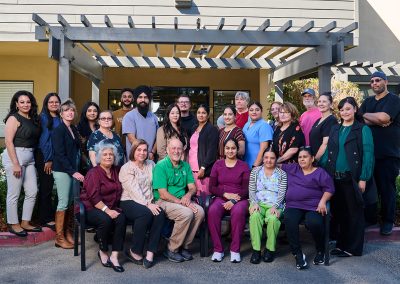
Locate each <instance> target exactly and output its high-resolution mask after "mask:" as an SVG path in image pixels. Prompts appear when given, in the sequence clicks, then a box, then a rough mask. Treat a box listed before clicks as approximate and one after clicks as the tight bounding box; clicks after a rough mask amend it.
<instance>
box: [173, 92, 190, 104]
mask: <svg viewBox="0 0 400 284" xmlns="http://www.w3.org/2000/svg"><path fill="white" fill-rule="evenodd" d="M180 98H188V99H189V101H190V102H192V100H191V99H190V96H189V95H187V94H181V95H179V96H178V98H177V99H176V101H179V99H180Z"/></svg>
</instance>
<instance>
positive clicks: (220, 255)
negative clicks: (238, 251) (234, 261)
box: [211, 252, 224, 262]
mask: <svg viewBox="0 0 400 284" xmlns="http://www.w3.org/2000/svg"><path fill="white" fill-rule="evenodd" d="M223 258H224V253H223V252H214V253H213V255H212V256H211V260H212V261H214V262H221V261H222V259H223Z"/></svg>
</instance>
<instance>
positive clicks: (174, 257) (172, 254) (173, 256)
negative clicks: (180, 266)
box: [164, 249, 185, 262]
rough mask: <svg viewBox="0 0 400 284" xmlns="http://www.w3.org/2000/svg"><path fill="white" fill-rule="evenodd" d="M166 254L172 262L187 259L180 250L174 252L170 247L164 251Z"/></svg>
mask: <svg viewBox="0 0 400 284" xmlns="http://www.w3.org/2000/svg"><path fill="white" fill-rule="evenodd" d="M164 256H165V257H166V258H168V260H169V261H172V262H184V261H185V259H184V258H183V256H182V255H181V254H180V253H179V252H172V251H170V250H169V249H167V250H166V251H164Z"/></svg>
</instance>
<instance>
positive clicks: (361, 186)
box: [358, 180, 367, 193]
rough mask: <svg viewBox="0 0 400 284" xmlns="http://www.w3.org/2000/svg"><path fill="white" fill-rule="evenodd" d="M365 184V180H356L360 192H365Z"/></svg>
mask: <svg viewBox="0 0 400 284" xmlns="http://www.w3.org/2000/svg"><path fill="white" fill-rule="evenodd" d="M366 186H367V182H366V181H365V180H360V181H359V182H358V188H359V189H360V191H361V193H364V192H365V187H366Z"/></svg>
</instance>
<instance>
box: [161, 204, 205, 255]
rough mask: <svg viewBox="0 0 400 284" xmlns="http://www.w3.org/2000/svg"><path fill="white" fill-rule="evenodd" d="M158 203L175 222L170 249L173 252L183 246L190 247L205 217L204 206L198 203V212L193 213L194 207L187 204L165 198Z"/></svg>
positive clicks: (170, 239)
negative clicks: (165, 199) (191, 207)
mask: <svg viewBox="0 0 400 284" xmlns="http://www.w3.org/2000/svg"><path fill="white" fill-rule="evenodd" d="M158 205H159V206H160V207H161V208H162V209H163V210H164V211H165V214H166V216H167V218H168V219H170V220H173V221H174V222H175V224H174V229H173V230H172V234H171V237H170V238H169V243H168V249H169V250H170V251H171V252H178V250H179V248H180V247H181V246H182V247H183V248H184V249H189V246H190V245H191V244H192V242H193V239H194V237H195V235H196V232H197V229H198V228H199V226H200V224H201V222H202V221H203V219H204V210H203V208H202V207H201V206H200V205H197V204H196V207H197V212H196V213H193V211H192V209H190V208H188V207H186V206H183V205H181V204H177V203H172V202H168V201H164V200H159V201H158Z"/></svg>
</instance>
